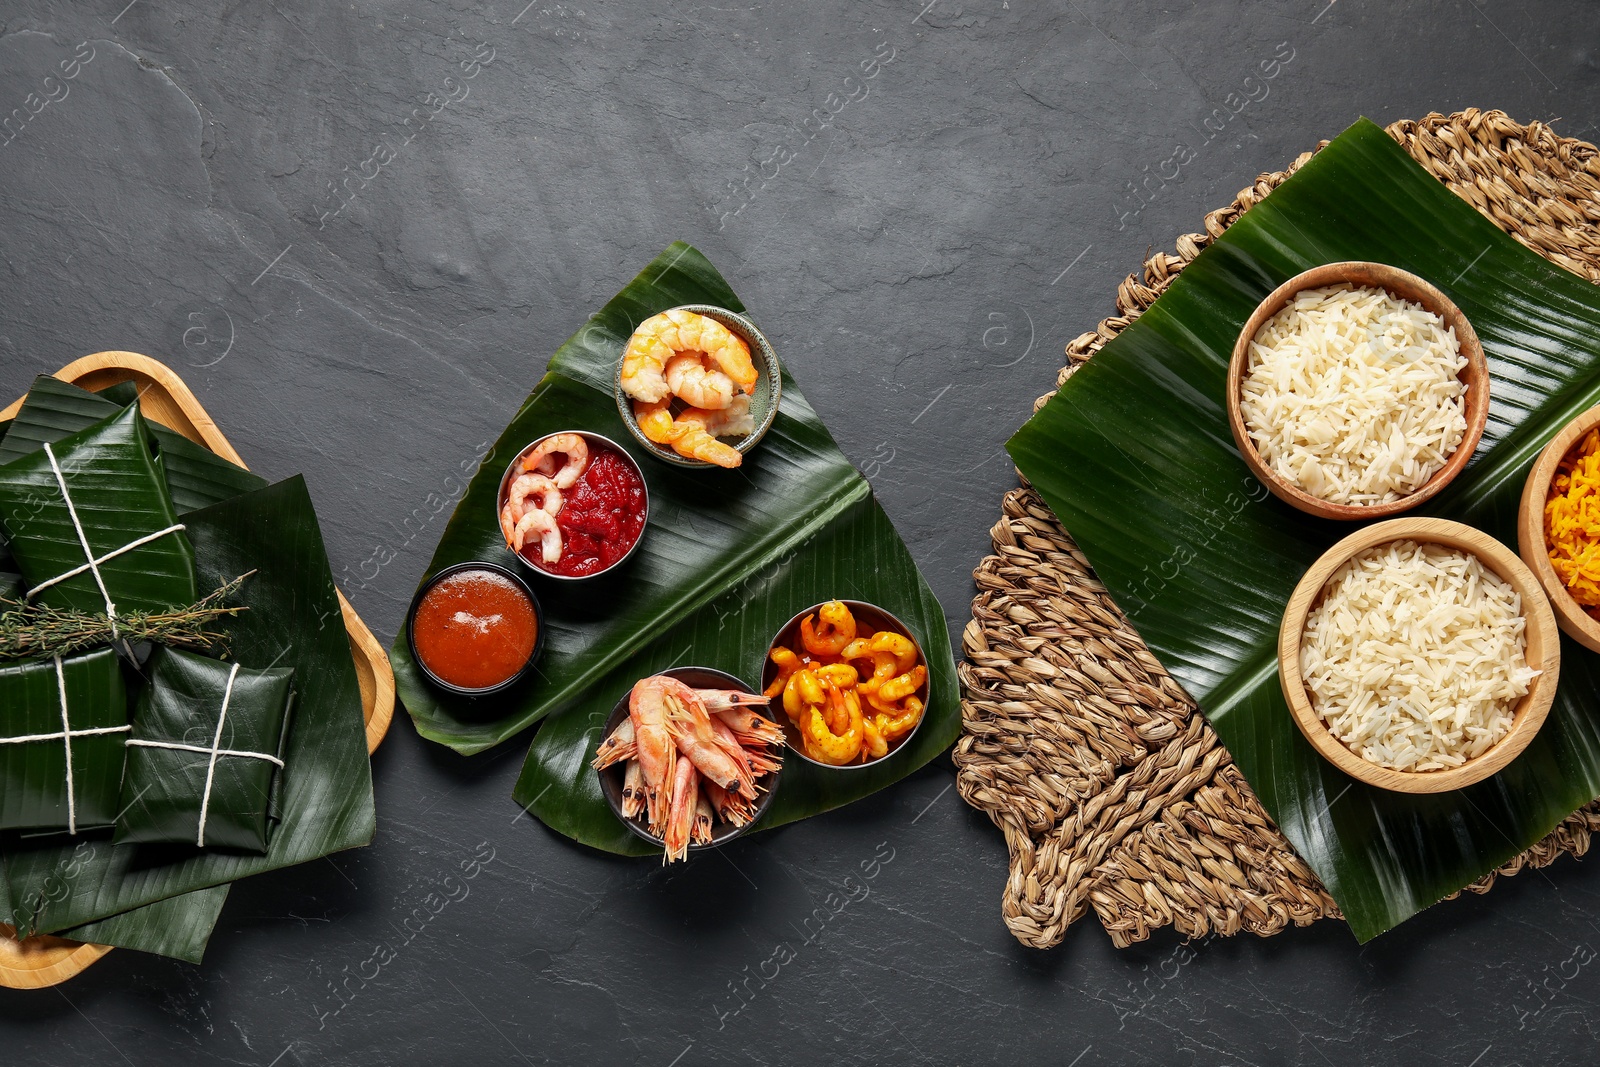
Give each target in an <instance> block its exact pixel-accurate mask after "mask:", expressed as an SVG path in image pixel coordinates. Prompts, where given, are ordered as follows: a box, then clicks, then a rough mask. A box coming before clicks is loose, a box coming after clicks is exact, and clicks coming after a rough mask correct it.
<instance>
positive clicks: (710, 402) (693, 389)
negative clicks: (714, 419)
mask: <svg viewBox="0 0 1600 1067" xmlns="http://www.w3.org/2000/svg"><path fill="white" fill-rule="evenodd" d="M662 373H663V374H664V375H665V377H666V379H667V387H668V388H669V389H671V390H672V392H673V395H675V396H676V397H678V399H680V400H682V401H684V402H686V403H687V404H689V406H691V407H697V408H706V409H710V410H720V409H722V408H725V407H727V406H728V405H729V404H731V403H732V402H733V379H732V378H730V377H728V376H727V375H726V374H724V373H722V372H721V371H720V370H716V369H714V368H711V367H707V366H706V364H705V360H703V359H701V358H700V356H699V355H698V354H696V353H693V352H690V353H687V354H685V355H681V356H673V357H672V358H671V359H669V360H667V363H666V366H665V367H664V368H663V370H662Z"/></svg>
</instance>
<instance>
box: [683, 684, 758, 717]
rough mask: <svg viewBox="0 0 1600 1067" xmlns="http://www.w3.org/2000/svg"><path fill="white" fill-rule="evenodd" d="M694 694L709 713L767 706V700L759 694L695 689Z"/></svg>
mask: <svg viewBox="0 0 1600 1067" xmlns="http://www.w3.org/2000/svg"><path fill="white" fill-rule="evenodd" d="M694 693H695V696H697V697H699V698H700V702H701V703H703V704H704V705H705V706H706V710H707V711H710V712H718V711H728V710H730V709H732V708H764V707H766V706H767V698H766V697H764V696H762V695H761V694H759V693H746V692H743V691H741V690H738V689H696V690H695V691H694Z"/></svg>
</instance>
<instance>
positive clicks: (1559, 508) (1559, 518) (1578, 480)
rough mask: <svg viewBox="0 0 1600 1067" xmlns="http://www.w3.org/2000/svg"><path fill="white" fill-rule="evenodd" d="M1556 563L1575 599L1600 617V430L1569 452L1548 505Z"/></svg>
mask: <svg viewBox="0 0 1600 1067" xmlns="http://www.w3.org/2000/svg"><path fill="white" fill-rule="evenodd" d="M1544 540H1545V545H1546V546H1547V547H1548V549H1549V551H1550V563H1551V564H1552V565H1553V566H1554V567H1555V569H1556V574H1557V575H1558V576H1559V577H1560V578H1561V582H1562V584H1563V585H1565V586H1566V587H1567V592H1569V593H1571V594H1572V599H1574V600H1576V601H1577V602H1578V603H1579V604H1582V605H1583V607H1584V609H1585V610H1587V611H1588V612H1589V614H1590V615H1594V616H1596V617H1600V610H1597V609H1600V430H1590V431H1589V432H1588V433H1587V434H1585V435H1584V437H1583V440H1581V441H1579V442H1578V444H1577V446H1576V447H1575V448H1573V449H1572V451H1570V452H1568V453H1567V454H1566V456H1564V457H1563V458H1562V460H1561V465H1560V466H1559V467H1557V468H1556V476H1555V477H1554V478H1553V479H1551V481H1550V497H1549V499H1548V500H1546V501H1545V505H1544Z"/></svg>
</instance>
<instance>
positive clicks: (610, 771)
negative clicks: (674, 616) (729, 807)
mask: <svg viewBox="0 0 1600 1067" xmlns="http://www.w3.org/2000/svg"><path fill="white" fill-rule="evenodd" d="M661 673H662V674H664V675H666V676H667V677H668V678H676V679H678V681H680V682H683V683H684V684H686V685H689V686H692V687H693V688H695V689H739V690H743V691H744V692H746V693H753V692H756V690H753V689H751V688H750V687H749V686H748V685H746V684H744V683H743V682H741V681H740V680H739V679H737V678H735V677H734V676H733V675H731V674H729V673H727V672H726V671H719V670H715V669H713V668H711V667H673V668H671V669H670V670H665V671H662V672H661ZM631 692H633V687H632V686H629V687H628V692H627V693H623V694H622V697H621V699H619V700H618V701H617V705H616V707H614V708H612V709H611V714H610V715H609V716H607V718H606V725H605V729H604V730H603V731H602V732H601V734H600V740H601V741H603V740H605V739H606V738H608V737H610V736H611V731H613V730H615V729H616V728H617V727H618V726H619V725H621V723H622V720H623V719H625V718H627V717H628V694H629V693H631ZM768 717H769V718H770V717H771V716H770V715H769V716H768ZM596 743H597V744H598V742H596ZM595 773H596V774H597V775H599V777H600V792H601V793H603V794H604V795H605V798H606V803H607V804H608V805H609V806H610V807H611V814H613V815H615V816H616V817H617V819H618V821H619V822H621V823H622V825H624V826H626V827H627V828H628V829H630V830H632V831H633V832H634V834H636V835H637V836H638V837H640V838H642V839H644V840H646V841H648V842H650V843H651V844H652V845H655V846H656V847H657V848H666V842H665V841H663V840H661V838H659V837H657V836H656V835H655V834H652V833H651V832H650V831H649V830H647V829H645V827H644V824H643V823H641V822H640V821H638V820H637V819H626V818H623V815H622V783H623V779H624V778H625V777H626V775H627V770H626V768H625V766H624V765H623V764H621V763H614V764H612V765H611V766H609V767H607V768H606V769H605V770H603V771H596V772H595ZM782 773H783V772H782V771H781V770H778V771H773V772H772V773H771V774H768V775H764V776H762V777H760V778H757V779H756V791H757V792H758V793H759V794H760V795H759V796H758V797H756V807H755V815H754V817H753V818H752V819H751V820H750V821H749V822H748V823H746V824H745V825H743V826H734V825H733V824H732V823H725V822H722V823H718V824H717V825H716V826H715V827H713V828H712V830H711V843H710V844H709V845H690V846H689V851H690V852H698V851H700V850H702V849H708V848H717V847H719V846H721V845H725V844H727V843H728V842H729V841H732V840H733V839H734V838H736V837H738V836H740V835H741V834H744V833H746V832H748V831H750V830H752V829H754V828H755V826H756V825H757V824H758V823H760V822H761V817H762V816H763V815H765V814H766V813H767V809H768V808H770V807H771V806H772V798H773V797H775V796H777V794H778V776H779V775H780V774H782Z"/></svg>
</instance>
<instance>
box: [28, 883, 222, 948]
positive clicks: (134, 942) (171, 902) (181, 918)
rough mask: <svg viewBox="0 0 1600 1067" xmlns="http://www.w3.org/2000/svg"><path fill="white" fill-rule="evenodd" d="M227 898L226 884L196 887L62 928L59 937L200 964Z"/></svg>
mask: <svg viewBox="0 0 1600 1067" xmlns="http://www.w3.org/2000/svg"><path fill="white" fill-rule="evenodd" d="M227 899H228V887H227V886H225V885H219V886H217V887H215V888H214V889H198V890H196V891H194V892H193V893H184V894H183V895H181V896H176V897H168V898H167V899H166V900H158V901H156V902H155V903H154V904H146V905H145V906H144V907H142V908H134V909H133V910H132V911H125V912H123V913H122V914H121V915H113V916H112V917H111V918H109V919H102V920H100V921H99V922H93V923H88V924H86V925H83V926H78V927H74V928H73V929H71V930H63V931H61V933H60V936H61V937H70V938H72V939H73V940H75V941H90V942H93V943H94V944H96V945H111V946H113V947H114V948H131V949H137V950H138V951H140V952H154V953H156V954H158V955H161V956H171V957H173V958H175V959H180V960H186V961H188V962H189V963H199V962H200V958H201V957H202V956H204V955H205V951H206V942H207V941H209V940H210V939H211V930H212V928H213V927H215V926H216V925H217V916H218V915H220V914H221V913H222V905H223V902H224V901H226V900H227Z"/></svg>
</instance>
